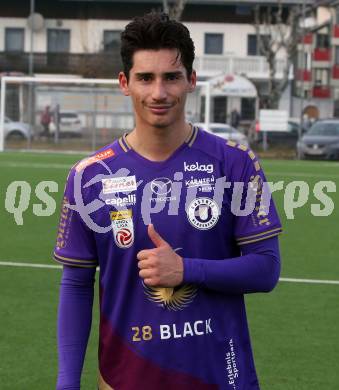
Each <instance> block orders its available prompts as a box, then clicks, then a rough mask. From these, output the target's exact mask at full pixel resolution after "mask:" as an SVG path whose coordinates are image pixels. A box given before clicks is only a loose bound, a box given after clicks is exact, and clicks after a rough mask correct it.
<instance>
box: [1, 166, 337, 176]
mask: <svg viewBox="0 0 339 390" xmlns="http://www.w3.org/2000/svg"><path fill="white" fill-rule="evenodd" d="M72 165H73V164H58V163H55V164H54V163H52V164H51V163H45V164H43V163H24V162H8V161H0V167H7V168H33V169H51V168H52V169H70V168H71V167H72ZM265 173H266V175H267V176H268V175H272V176H288V177H293V176H294V177H309V178H321V179H324V180H325V179H326V178H327V177H331V178H333V177H334V178H339V175H338V174H337V173H334V174H331V173H326V175H324V174H321V173H309V172H307V173H302V172H275V171H270V170H268V171H265Z"/></svg>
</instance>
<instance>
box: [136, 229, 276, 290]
mask: <svg viewBox="0 0 339 390" xmlns="http://www.w3.org/2000/svg"><path fill="white" fill-rule="evenodd" d="M148 235H149V237H150V239H151V240H152V242H153V243H154V245H155V248H154V249H146V250H142V251H140V252H139V253H138V255H137V259H138V267H139V269H140V271H139V275H140V277H141V278H142V279H143V280H144V283H145V284H146V285H148V286H161V287H175V286H178V285H179V284H181V283H194V284H197V285H200V286H202V287H205V288H209V289H212V290H216V291H220V292H223V293H225V294H245V293H254V292H268V291H271V290H272V289H273V288H274V286H275V285H276V284H277V282H278V280H279V274H280V254H279V245H278V238H277V237H276V236H275V237H271V238H267V239H265V240H261V241H257V242H254V243H249V244H246V245H242V246H241V248H242V256H239V257H234V258H230V259H220V260H210V259H192V258H182V257H180V256H179V255H178V254H177V253H176V252H175V251H174V250H173V249H172V248H171V246H170V245H169V244H168V243H167V242H166V241H165V240H164V239H163V238H162V237H161V236H160V235H159V233H158V232H157V231H156V230H155V229H154V226H153V225H149V226H148Z"/></svg>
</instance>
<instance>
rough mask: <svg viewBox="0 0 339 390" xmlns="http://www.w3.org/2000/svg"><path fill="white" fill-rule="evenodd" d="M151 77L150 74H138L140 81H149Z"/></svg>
mask: <svg viewBox="0 0 339 390" xmlns="http://www.w3.org/2000/svg"><path fill="white" fill-rule="evenodd" d="M151 78H152V77H151V76H150V75H147V74H145V75H142V76H139V77H138V80H140V81H150V80H151Z"/></svg>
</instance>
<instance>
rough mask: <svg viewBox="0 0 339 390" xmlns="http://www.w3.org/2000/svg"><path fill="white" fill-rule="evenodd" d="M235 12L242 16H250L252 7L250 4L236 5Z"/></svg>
mask: <svg viewBox="0 0 339 390" xmlns="http://www.w3.org/2000/svg"><path fill="white" fill-rule="evenodd" d="M235 14H236V15H241V16H245V15H246V16H249V15H251V14H252V8H251V7H250V6H248V5H236V6H235Z"/></svg>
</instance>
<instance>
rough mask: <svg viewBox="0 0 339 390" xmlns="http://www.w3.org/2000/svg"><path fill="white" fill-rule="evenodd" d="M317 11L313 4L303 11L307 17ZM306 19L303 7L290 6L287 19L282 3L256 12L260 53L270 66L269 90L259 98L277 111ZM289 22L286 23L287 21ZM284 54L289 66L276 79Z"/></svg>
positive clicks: (256, 28)
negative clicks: (279, 58) (281, 54)
mask: <svg viewBox="0 0 339 390" xmlns="http://www.w3.org/2000/svg"><path fill="white" fill-rule="evenodd" d="M315 9H316V7H315V5H314V4H311V5H307V6H306V9H304V11H305V13H306V15H309V14H311V13H312V12H313V11H314V10H315ZM303 17H304V12H303V10H302V7H300V6H299V5H296V6H290V7H289V9H288V16H287V19H286V18H284V8H283V4H282V1H281V0H278V1H277V6H276V7H275V8H274V9H272V7H266V8H265V9H263V8H261V7H260V6H259V5H257V6H256V7H255V10H254V25H253V27H254V29H255V32H256V36H257V46H258V48H259V54H260V55H262V56H264V57H265V59H266V61H267V63H268V67H269V79H268V91H267V94H265V96H263V95H262V96H261V93H260V91H259V98H260V99H261V102H262V103H263V102H265V105H266V107H268V108H276V107H277V106H278V103H279V100H280V97H281V95H282V93H283V92H284V90H285V88H286V87H287V85H288V77H289V72H290V68H291V65H292V63H293V61H294V58H295V56H296V54H297V49H298V43H299V42H300V41H301V39H302V36H303V34H304V33H306V32H307V31H306V30H305V29H304V28H302V27H301V21H302V18H303ZM284 19H286V20H284ZM282 50H283V51H284V55H285V58H286V63H285V66H284V68H283V69H282V78H281V79H279V80H278V79H277V77H276V73H277V60H278V55H279V54H278V53H280V52H281V51H282Z"/></svg>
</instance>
